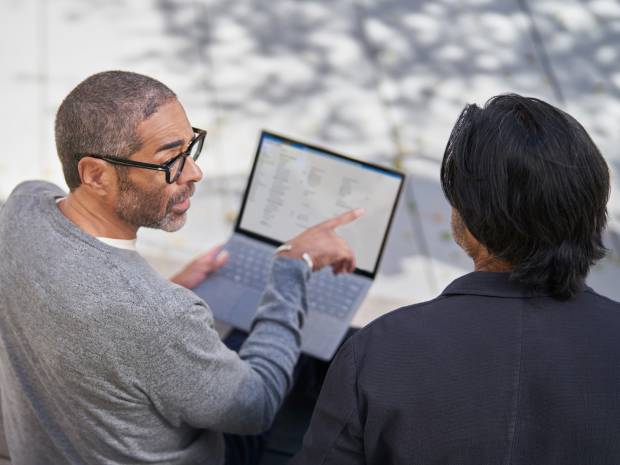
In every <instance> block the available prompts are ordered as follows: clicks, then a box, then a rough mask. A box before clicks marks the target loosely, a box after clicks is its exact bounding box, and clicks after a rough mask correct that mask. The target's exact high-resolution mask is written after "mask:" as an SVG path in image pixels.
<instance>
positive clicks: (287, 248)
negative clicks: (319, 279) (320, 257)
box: [275, 244, 314, 271]
mask: <svg viewBox="0 0 620 465" xmlns="http://www.w3.org/2000/svg"><path fill="white" fill-rule="evenodd" d="M275 255H276V257H288V258H296V259H297V260H302V261H304V262H306V264H307V265H308V268H310V271H314V262H313V261H312V258H311V257H310V254H308V252H303V253H302V252H300V251H299V250H293V246H292V245H290V244H282V245H281V246H280V247H278V248H277V249H276V253H275Z"/></svg>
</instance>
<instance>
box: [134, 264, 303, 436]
mask: <svg viewBox="0 0 620 465" xmlns="http://www.w3.org/2000/svg"><path fill="white" fill-rule="evenodd" d="M308 277H309V270H308V267H307V266H306V264H305V263H304V262H301V261H300V260H294V259H290V258H278V259H275V260H274V261H273V262H272V267H271V273H270V277H269V280H268V284H267V287H266V289H265V291H264V293H263V295H262V297H261V302H260V305H259V308H258V311H257V314H256V317H255V319H254V322H253V327H252V331H251V333H250V335H249V337H248V338H247V340H246V342H245V343H244V345H243V346H242V348H241V350H240V352H239V354H237V353H236V352H233V351H231V350H229V349H228V348H227V347H226V346H225V345H224V344H223V343H222V342H221V341H220V340H219V338H218V335H217V333H216V332H215V330H214V329H213V328H212V318H213V317H212V314H211V312H210V311H209V310H208V309H207V308H206V307H205V306H204V305H199V304H195V305H192V306H190V307H189V308H185V309H183V310H182V311H179V312H178V313H177V315H176V316H175V318H174V319H173V320H172V321H170V322H169V324H167V325H165V327H162V328H160V330H159V334H158V336H157V338H153V339H159V340H153V341H151V342H150V345H151V346H152V350H151V351H150V353H149V354H148V356H147V359H148V360H149V363H148V365H149V366H148V367H145V369H144V370H145V376H146V377H147V378H148V385H147V395H148V396H149V397H150V399H151V401H152V403H153V405H154V407H155V408H156V409H157V411H158V412H159V413H160V414H161V415H162V416H163V417H164V418H166V420H167V421H168V422H169V423H170V424H171V425H172V426H174V427H177V428H178V427H181V426H183V425H189V426H191V427H194V428H206V429H211V430H215V431H221V432H225V433H234V434H257V433H259V432H261V431H264V430H266V429H267V428H269V427H270V425H271V424H272V422H273V419H274V417H275V414H276V413H277V411H278V408H279V407H280V404H281V403H282V401H283V398H284V395H285V394H286V392H287V390H288V389H290V387H291V383H292V372H293V368H294V366H295V363H296V361H297V358H298V356H299V352H300V345H301V336H300V327H301V325H302V324H303V317H304V314H305V311H306V303H305V302H306V297H305V295H306V281H307V279H308Z"/></svg>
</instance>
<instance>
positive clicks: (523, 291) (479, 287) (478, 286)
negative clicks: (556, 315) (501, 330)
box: [441, 271, 591, 299]
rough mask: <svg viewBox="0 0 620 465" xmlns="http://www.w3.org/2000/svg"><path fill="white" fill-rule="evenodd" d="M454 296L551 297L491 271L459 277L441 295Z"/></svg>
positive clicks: (549, 294)
mask: <svg viewBox="0 0 620 465" xmlns="http://www.w3.org/2000/svg"><path fill="white" fill-rule="evenodd" d="M589 290H591V289H590V288H589V287H588V286H585V285H584V286H583V291H589ZM456 294H470V295H484V296H490V297H508V298H515V297H516V298H521V299H532V298H536V297H549V296H551V293H549V292H547V291H544V290H543V291H539V292H533V291H532V290H531V289H530V287H529V286H528V285H527V284H523V283H520V282H518V281H517V280H515V279H510V273H494V272H491V271H473V272H471V273H469V274H466V275H465V276H461V277H460V278H458V279H455V280H454V281H452V283H450V284H449V285H448V287H446V288H445V289H444V291H443V292H442V293H441V295H444V296H447V295H456Z"/></svg>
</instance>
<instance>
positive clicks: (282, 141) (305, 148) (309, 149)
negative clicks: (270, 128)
mask: <svg viewBox="0 0 620 465" xmlns="http://www.w3.org/2000/svg"><path fill="white" fill-rule="evenodd" d="M263 139H264V140H270V141H273V142H277V143H280V144H287V145H290V146H291V147H294V148H296V149H299V150H303V151H306V152H310V153H313V154H315V155H320V156H322V157H328V158H332V159H334V160H337V161H339V162H342V163H349V164H351V165H355V166H358V167H360V168H364V169H366V170H370V171H376V172H378V173H381V174H385V175H386V176H393V177H395V178H401V177H402V175H400V174H398V173H393V172H391V171H388V170H385V169H381V168H378V167H375V166H371V165H366V164H364V163H361V162H358V161H355V160H351V159H349V158H345V157H341V156H338V155H333V154H331V153H326V152H323V151H321V150H317V149H315V148H312V147H308V146H306V145H303V144H300V143H298V142H293V141H288V140H286V139H282V138H280V137H276V136H273V135H271V134H267V133H263Z"/></svg>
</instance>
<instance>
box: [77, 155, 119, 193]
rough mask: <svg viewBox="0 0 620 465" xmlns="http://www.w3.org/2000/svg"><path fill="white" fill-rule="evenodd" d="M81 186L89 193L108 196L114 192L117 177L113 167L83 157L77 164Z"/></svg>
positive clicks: (98, 160) (106, 163) (101, 161)
mask: <svg viewBox="0 0 620 465" xmlns="http://www.w3.org/2000/svg"><path fill="white" fill-rule="evenodd" d="M78 172H79V173H80V179H81V180H82V186H83V187H84V188H85V189H88V190H89V191H90V192H91V193H93V194H96V195H99V196H108V195H110V194H111V193H113V192H115V191H116V188H117V185H118V177H117V175H116V171H115V170H114V167H113V166H112V165H111V164H109V163H108V162H106V161H104V160H100V159H98V158H91V157H85V158H82V159H81V160H80V163H79V164H78Z"/></svg>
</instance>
